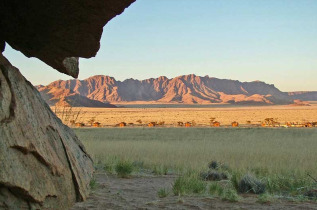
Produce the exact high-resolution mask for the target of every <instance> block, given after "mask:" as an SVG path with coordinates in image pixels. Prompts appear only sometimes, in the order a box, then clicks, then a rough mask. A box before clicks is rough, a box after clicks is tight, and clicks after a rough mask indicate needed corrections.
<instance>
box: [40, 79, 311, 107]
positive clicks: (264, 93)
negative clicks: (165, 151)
mask: <svg viewBox="0 0 317 210" xmlns="http://www.w3.org/2000/svg"><path fill="white" fill-rule="evenodd" d="M37 88H38V90H39V91H40V93H41V94H42V96H43V98H45V100H47V101H49V102H52V101H53V99H54V100H56V99H58V97H60V96H61V95H62V96H63V97H69V96H70V95H77V97H86V98H87V99H89V100H93V101H99V102H101V103H106V104H109V103H124V102H134V101H138V102H140V101H144V102H159V103H184V104H210V103H231V104H259V105H262V104H267V105H269V104H272V105H273V104H291V103H293V101H294V100H296V99H300V98H303V99H309V97H313V98H314V97H315V96H316V100H317V94H316V95H315V93H314V92H313V93H310V92H309V91H304V92H282V91H280V90H279V89H278V88H276V87H275V86H274V85H273V84H267V83H265V82H262V81H252V82H240V81H238V80H230V79H218V78H215V77H209V76H196V75H195V74H189V75H181V76H177V77H174V78H170V79H169V78H167V77H166V76H160V77H157V78H149V79H144V80H137V79H133V78H130V79H126V80H124V81H119V80H116V79H115V78H114V77H111V76H107V75H95V76H91V77H89V78H87V79H84V80H75V79H72V80H57V81H54V82H52V83H50V84H49V85H47V86H42V85H39V86H37ZM48 93H49V94H48ZM316 93H317V91H316ZM305 94H306V95H305ZM311 95H312V96H311Z"/></svg>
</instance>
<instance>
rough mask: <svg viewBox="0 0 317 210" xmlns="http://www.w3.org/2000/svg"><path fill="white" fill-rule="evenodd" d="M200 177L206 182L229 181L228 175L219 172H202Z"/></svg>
mask: <svg viewBox="0 0 317 210" xmlns="http://www.w3.org/2000/svg"><path fill="white" fill-rule="evenodd" d="M200 177H201V178H202V179H203V180H204V181H220V180H227V179H228V175H227V174H226V173H224V172H217V171H207V172H202V173H200Z"/></svg>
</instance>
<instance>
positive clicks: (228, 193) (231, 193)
mask: <svg viewBox="0 0 317 210" xmlns="http://www.w3.org/2000/svg"><path fill="white" fill-rule="evenodd" d="M221 198H222V200H225V201H230V202H238V201H239V200H240V197H239V195H238V193H237V191H236V190H234V189H228V190H225V191H224V193H223V195H222V196H221Z"/></svg>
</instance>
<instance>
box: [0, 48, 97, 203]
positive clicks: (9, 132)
mask: <svg viewBox="0 0 317 210" xmlns="http://www.w3.org/2000/svg"><path fill="white" fill-rule="evenodd" d="M92 172H93V164H92V160H91V158H90V157H89V155H88V154H87V153H86V151H85V149H84V146H83V145H82V144H81V142H80V141H79V140H78V138H77V137H76V135H75V134H74V132H73V131H72V130H71V129H70V128H68V127H67V126H65V125H63V124H62V122H61V121H60V120H59V119H58V118H57V117H56V116H55V114H54V113H53V112H52V111H51V110H50V108H49V107H48V105H47V104H46V103H45V102H44V100H42V98H41V96H40V94H39V93H38V91H37V90H36V89H35V88H34V87H33V86H32V85H31V83H29V82H28V81H27V80H26V79H25V78H24V77H23V76H22V75H21V74H20V72H19V70H18V69H16V68H14V67H13V66H12V65H11V64H10V63H9V62H8V61H7V60H6V59H5V58H4V57H3V56H2V55H1V54H0V209H1V208H8V209H23V208H30V209H33V208H36V209H38V208H45V209H58V208H59V209H67V208H68V207H70V206H71V205H73V204H74V203H75V202H76V201H82V200H84V199H85V198H86V197H87V196H88V193H89V182H90V179H91V177H92Z"/></svg>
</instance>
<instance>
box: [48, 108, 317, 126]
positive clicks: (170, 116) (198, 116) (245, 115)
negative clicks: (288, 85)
mask: <svg viewBox="0 0 317 210" xmlns="http://www.w3.org/2000/svg"><path fill="white" fill-rule="evenodd" d="M196 107H197V108H115V109H112V108H111V109H109V108H73V111H74V112H76V110H77V109H78V110H79V109H81V112H82V113H85V114H84V115H81V116H80V121H81V122H83V123H86V124H87V122H88V121H89V120H90V119H92V118H94V119H95V121H98V122H100V123H101V126H114V125H115V124H118V123H120V122H126V123H134V124H136V125H139V123H137V121H138V120H141V121H142V124H143V125H147V124H148V123H149V122H163V121H164V122H165V125H167V126H171V125H172V126H174V125H177V122H178V121H181V122H192V121H193V120H194V121H195V123H196V124H197V126H207V125H209V124H210V118H211V117H213V118H216V121H219V122H220V123H221V125H230V126H231V123H232V122H233V121H237V122H239V124H241V125H243V124H247V121H251V123H252V124H260V122H261V121H263V120H264V119H265V118H274V119H277V121H279V122H281V123H282V124H284V123H285V122H287V121H290V122H300V123H301V122H305V121H310V122H313V121H317V104H313V105H312V106H307V107H296V106H264V107H229V108H199V107H201V106H198V105H197V106H196ZM52 109H53V110H54V108H52Z"/></svg>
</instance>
